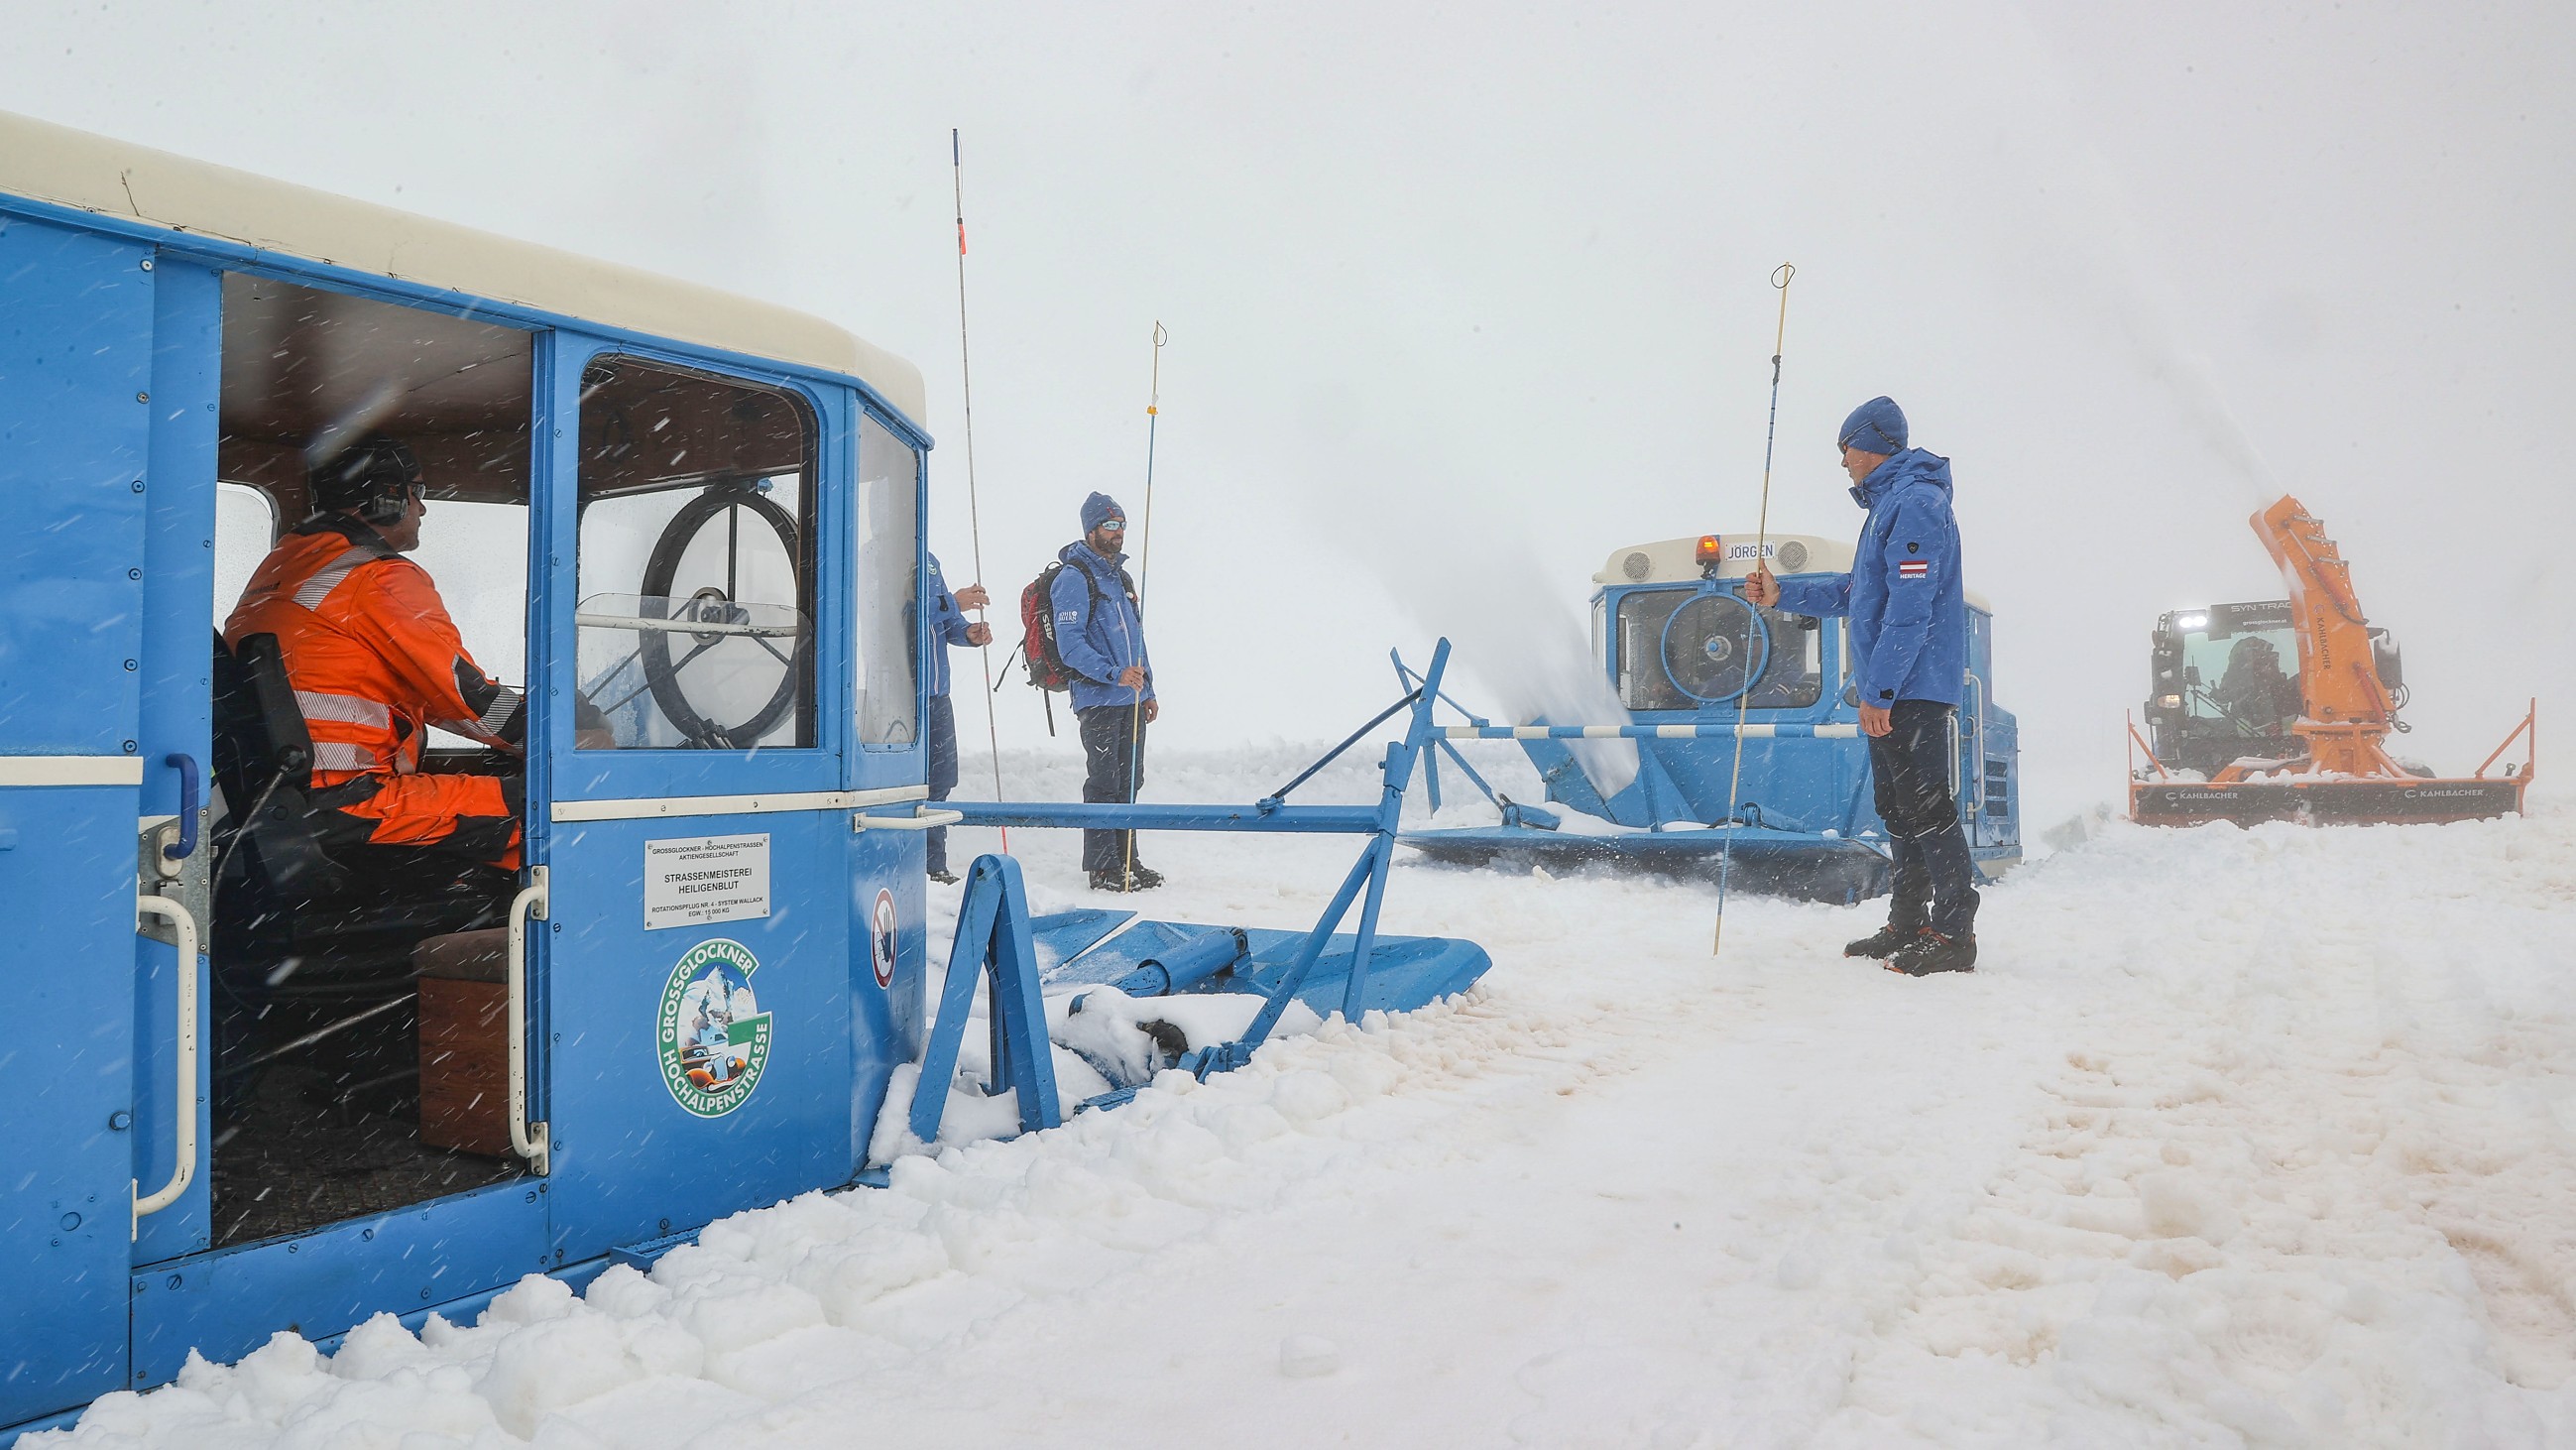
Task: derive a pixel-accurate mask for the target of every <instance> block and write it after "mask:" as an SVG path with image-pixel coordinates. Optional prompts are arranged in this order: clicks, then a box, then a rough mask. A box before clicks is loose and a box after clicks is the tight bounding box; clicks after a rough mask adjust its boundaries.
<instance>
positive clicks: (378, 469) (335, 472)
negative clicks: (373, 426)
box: [305, 433, 422, 524]
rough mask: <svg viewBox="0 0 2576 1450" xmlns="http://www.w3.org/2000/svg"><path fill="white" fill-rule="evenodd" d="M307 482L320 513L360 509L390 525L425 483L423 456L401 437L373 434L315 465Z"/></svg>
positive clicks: (363, 515) (370, 519)
mask: <svg viewBox="0 0 2576 1450" xmlns="http://www.w3.org/2000/svg"><path fill="white" fill-rule="evenodd" d="M305 482H306V485H307V487H308V488H309V490H310V491H311V494H312V499H313V507H314V509H315V511H316V512H323V511H329V510H337V509H357V510H358V511H359V515H358V516H359V517H360V518H363V519H365V520H366V521H367V522H369V523H371V524H390V523H392V522H393V521H395V520H396V519H399V518H401V517H402V516H403V509H404V507H405V506H406V505H407V504H408V503H409V502H410V496H411V494H412V492H413V491H414V490H415V489H418V488H419V487H420V486H421V483H422V478H421V472H420V455H418V454H416V453H414V452H412V451H411V448H410V446H409V445H408V444H405V443H403V442H401V441H400V440H398V439H394V438H388V437H386V436H385V435H384V434H382V433H370V434H368V435H367V436H366V437H364V438H361V439H359V440H358V441H357V442H355V443H352V444H350V445H349V446H348V447H347V448H344V449H342V450H340V452H338V453H337V454H334V455H333V456H332V457H331V458H330V459H329V460H328V461H326V462H322V463H317V464H315V465H313V468H312V471H311V472H310V473H308V474H307V475H306V478H305Z"/></svg>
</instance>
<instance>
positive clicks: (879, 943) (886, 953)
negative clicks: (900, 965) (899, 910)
mask: <svg viewBox="0 0 2576 1450" xmlns="http://www.w3.org/2000/svg"><path fill="white" fill-rule="evenodd" d="M894 921H895V918H894V893H893V892H891V891H888V890H885V889H884V888H882V887H880V888H878V890H877V905H876V910H874V911H871V912H869V913H868V960H869V961H870V962H871V963H872V964H874V965H875V967H876V969H877V985H878V986H880V987H890V986H893V985H894Z"/></svg>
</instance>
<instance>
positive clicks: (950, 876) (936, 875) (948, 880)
mask: <svg viewBox="0 0 2576 1450" xmlns="http://www.w3.org/2000/svg"><path fill="white" fill-rule="evenodd" d="M930 879H931V880H933V881H936V882H938V883H939V884H940V885H942V886H954V885H956V884H957V873H956V872H954V871H933V872H931V873H930Z"/></svg>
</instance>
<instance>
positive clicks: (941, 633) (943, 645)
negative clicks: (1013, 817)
mask: <svg viewBox="0 0 2576 1450" xmlns="http://www.w3.org/2000/svg"><path fill="white" fill-rule="evenodd" d="M922 594H923V595H924V596H925V597H927V598H928V599H929V600H930V721H929V725H930V729H929V732H928V739H929V744H930V798H931V799H932V800H935V801H944V800H946V799H948V793H949V792H950V791H952V790H955V789H956V788H957V711H956V708H955V707H954V706H952V705H950V704H949V702H948V647H949V646H950V645H953V644H965V645H980V644H985V643H988V642H990V641H991V640H992V638H993V626H991V625H989V624H977V623H973V622H971V621H969V620H968V619H967V618H966V611H967V610H969V609H982V608H984V607H985V606H986V605H987V604H989V603H991V602H992V597H991V596H990V595H988V594H986V593H985V592H984V586H983V585H981V584H969V585H967V586H966V587H965V588H963V589H960V590H958V591H957V592H956V593H954V594H951V593H949V592H948V581H947V579H946V578H945V577H943V576H942V575H941V574H940V572H939V556H938V555H937V554H932V555H930V587H929V588H927V589H924V590H923V591H922ZM924 845H926V846H927V847H928V848H929V850H928V855H927V858H926V864H927V865H928V867H929V869H930V879H931V880H933V881H936V882H938V883H940V884H941V885H943V886H953V885H955V884H956V882H957V877H956V876H955V875H954V874H952V873H951V872H950V871H949V869H948V828H947V827H946V826H940V827H938V828H936V829H934V830H932V831H930V832H928V833H927V836H926V839H925V841H924Z"/></svg>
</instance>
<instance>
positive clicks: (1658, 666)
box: [1615, 588, 1824, 710]
mask: <svg viewBox="0 0 2576 1450" xmlns="http://www.w3.org/2000/svg"><path fill="white" fill-rule="evenodd" d="M1617 620H1618V625H1617V630H1616V639H1615V648H1616V649H1617V651H1618V682H1619V700H1620V703H1622V704H1624V705H1626V706H1627V707H1628V708H1629V709H1631V710H1697V709H1700V708H1702V707H1703V706H1706V705H1712V704H1732V703H1733V702H1734V701H1735V700H1736V699H1737V697H1738V696H1743V697H1744V708H1746V709H1749V710H1790V709H1804V708H1806V707H1808V706H1811V705H1813V704H1815V703H1816V701H1817V700H1818V699H1820V698H1822V696H1823V693H1824V667H1823V659H1822V656H1823V651H1822V646H1821V641H1822V634H1823V632H1822V630H1821V629H1820V628H1819V627H1818V624H1817V621H1816V620H1815V619H1814V618H1812V617H1810V616H1807V615H1803V614H1789V613H1785V612H1782V611H1780V610H1775V609H1756V608H1754V607H1753V606H1752V605H1750V604H1747V603H1745V602H1744V601H1743V600H1742V599H1740V598H1737V597H1736V596H1735V595H1733V594H1731V593H1727V594H1708V593H1703V592H1701V591H1700V590H1698V589H1696V588H1683V589H1638V590H1631V591H1630V592H1629V593H1628V594H1627V595H1625V596H1624V597H1622V598H1621V599H1620V601H1619V611H1618V615H1617ZM1748 675H1750V676H1751V680H1752V687H1751V690H1750V691H1749V693H1748V692H1747V690H1746V680H1747V677H1748Z"/></svg>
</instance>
